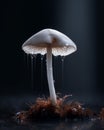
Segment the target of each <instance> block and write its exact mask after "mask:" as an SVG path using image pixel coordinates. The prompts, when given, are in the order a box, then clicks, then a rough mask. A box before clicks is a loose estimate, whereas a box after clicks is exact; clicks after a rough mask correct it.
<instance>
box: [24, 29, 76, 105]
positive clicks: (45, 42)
mask: <svg viewBox="0 0 104 130" xmlns="http://www.w3.org/2000/svg"><path fill="white" fill-rule="evenodd" d="M22 49H23V50H24V52H25V53H27V54H41V55H45V54H46V61H47V65H46V66H47V79H48V85H49V92H50V99H51V102H52V104H53V105H55V104H56V103H57V99H56V93H55V87H54V81H53V69H52V54H53V55H54V56H59V55H60V56H66V55H69V54H71V53H73V52H74V51H76V50H77V47H76V45H75V44H74V42H73V41H72V40H71V39H70V38H68V37H67V36H66V35H65V34H63V33H61V32H59V31H56V30H54V29H44V30H42V31H39V32H38V33H36V34H34V35H33V36H31V37H30V38H29V39H28V40H27V41H25V42H24V44H23V45H22Z"/></svg>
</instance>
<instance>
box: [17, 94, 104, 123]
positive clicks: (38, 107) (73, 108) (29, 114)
mask: <svg viewBox="0 0 104 130" xmlns="http://www.w3.org/2000/svg"><path fill="white" fill-rule="evenodd" d="M66 98H67V96H64V97H63V98H58V99H57V104H56V106H54V105H53V104H52V103H51V100H50V98H47V99H45V98H37V100H36V103H35V104H33V105H31V106H30V107H29V109H28V111H21V112H18V113H17V114H16V115H15V120H16V121H18V122H19V123H26V122H30V121H35V122H37V121H42V122H44V121H49V120H57V121H58V120H60V119H61V120H66V119H67V120H68V119H69V120H70V119H71V120H73V119H91V118H95V119H101V120H104V108H102V110H101V111H100V113H99V114H98V113H95V112H93V111H92V110H91V109H89V108H83V107H82V105H81V104H80V103H79V102H70V103H65V100H66Z"/></svg>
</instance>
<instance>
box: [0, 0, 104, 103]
mask: <svg viewBox="0 0 104 130" xmlns="http://www.w3.org/2000/svg"><path fill="white" fill-rule="evenodd" d="M103 6H104V4H103V0H33V1H32V0H4V1H2V2H1V17H0V21H1V25H0V30H1V37H0V95H4V96H5V95H19V94H25V93H26V94H27V93H30V94H31V93H32V94H35V89H36V88H37V90H36V91H37V92H40V89H41V87H42V85H41V84H43V86H45V90H48V87H47V79H46V73H45V61H43V68H42V67H41V64H40V63H41V60H40V58H41V57H40V56H38V57H37V58H36V66H37V67H36V68H35V67H34V76H33V78H34V82H33V85H34V89H33V88H32V87H31V84H32V83H31V80H32V79H31V76H30V75H31V65H30V62H31V61H30V57H28V62H29V63H26V62H27V57H26V55H25V54H24V52H23V51H22V49H21V46H22V44H23V42H24V41H25V40H26V39H28V38H29V37H30V36H31V35H33V34H34V33H36V32H38V31H40V30H42V29H44V28H53V29H56V30H58V31H61V32H63V33H65V34H66V35H67V36H69V37H70V38H71V39H72V40H73V41H74V42H75V43H76V45H77V48H78V50H77V52H75V53H73V54H72V55H70V56H67V57H66V58H65V61H64V69H63V70H62V62H61V58H60V57H58V58H54V65H53V66H54V78H55V87H56V89H59V88H60V86H61V93H64V94H68V93H69V94H73V97H77V98H79V99H84V100H85V101H88V102H90V101H92V102H95V103H99V102H101V101H102V100H103V99H104V94H103V93H104V62H103V60H104V58H103V54H104V52H103V49H104V19H103V17H104V7H103ZM44 60H45V57H44ZM41 68H42V69H41ZM62 71H63V75H62ZM41 73H42V77H43V78H42V79H40V74H41ZM36 75H37V76H36ZM62 77H63V78H62ZM40 81H41V82H40ZM62 84H63V85H62ZM33 85H32V86H33ZM42 90H43V89H42ZM58 91H59V90H58ZM43 92H44V91H43Z"/></svg>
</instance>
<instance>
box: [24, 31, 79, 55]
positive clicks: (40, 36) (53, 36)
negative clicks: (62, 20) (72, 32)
mask: <svg viewBox="0 0 104 130" xmlns="http://www.w3.org/2000/svg"><path fill="white" fill-rule="evenodd" d="M47 47H51V48H52V54H53V55H54V56H58V55H60V56H66V55H69V54H71V53H73V52H74V51H76V49H77V47H76V45H75V44H74V42H73V41H72V40H71V39H70V38H68V37H67V36H66V35H65V34H63V33H61V32H59V31H56V30H54V29H44V30H42V31H40V32H38V33H36V34H34V35H33V36H31V37H30V38H29V39H28V40H26V41H25V42H24V44H23V45H22V49H23V50H24V52H25V53H27V54H41V55H44V54H46V53H47Z"/></svg>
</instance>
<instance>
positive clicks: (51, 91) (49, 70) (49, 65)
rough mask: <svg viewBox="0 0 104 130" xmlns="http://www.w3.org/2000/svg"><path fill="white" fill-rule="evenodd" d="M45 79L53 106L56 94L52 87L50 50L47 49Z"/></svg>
mask: <svg viewBox="0 0 104 130" xmlns="http://www.w3.org/2000/svg"><path fill="white" fill-rule="evenodd" d="M46 58H47V79H48V85H49V92H50V99H51V101H52V104H53V105H55V104H56V102H57V100H56V93H55V87H54V81H53V68H52V48H51V47H47V57H46Z"/></svg>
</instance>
